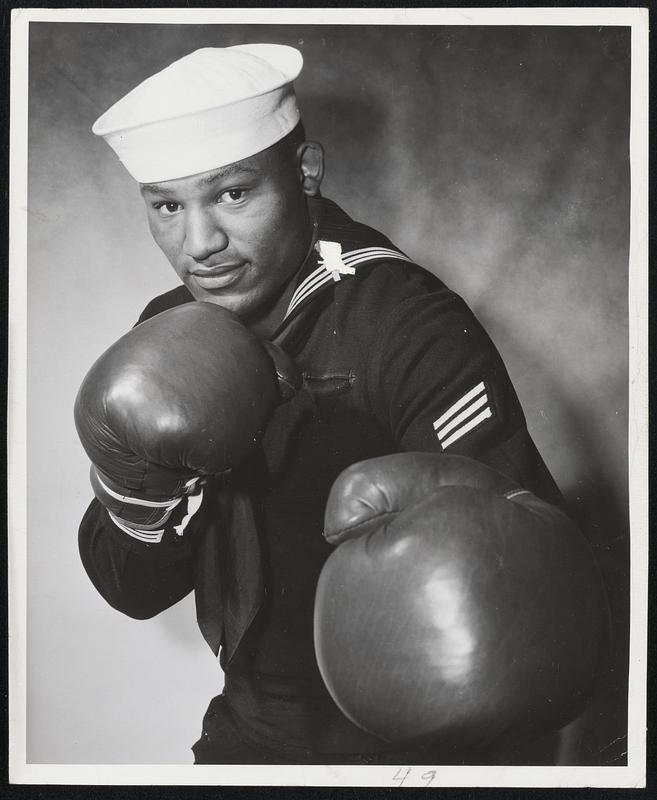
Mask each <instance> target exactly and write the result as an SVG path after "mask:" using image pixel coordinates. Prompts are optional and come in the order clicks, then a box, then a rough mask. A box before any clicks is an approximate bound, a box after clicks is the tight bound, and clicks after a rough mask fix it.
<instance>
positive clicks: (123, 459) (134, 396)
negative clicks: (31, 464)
mask: <svg viewBox="0 0 657 800" xmlns="http://www.w3.org/2000/svg"><path fill="white" fill-rule="evenodd" d="M299 383H300V375H299V373H298V372H297V370H296V367H295V366H294V364H293V362H292V361H291V359H289V357H288V356H287V355H286V354H285V353H284V352H283V351H282V350H280V348H276V347H275V345H272V344H271V343H266V344H265V343H263V342H261V341H260V340H259V339H258V338H257V337H256V336H255V335H254V334H253V333H251V332H250V331H249V330H248V329H247V328H246V327H245V326H244V325H243V324H242V323H241V322H240V320H239V319H238V318H237V317H236V316H235V315H234V314H233V313H231V312H230V311H227V310H226V309H224V308H222V307H221V306H218V305H215V304H212V303H205V302H193V303H187V304H185V305H182V306H178V307H176V308H173V309H170V310H168V311H164V312H162V313H161V314H158V315H157V316H155V317H152V318H151V319H149V320H147V321H145V322H143V323H141V324H140V325H137V326H136V327H135V328H133V329H132V330H131V331H130V332H129V333H127V334H125V336H123V337H122V338H121V339H119V340H118V341H117V342H116V343H115V344H114V345H112V346H111V347H110V348H109V349H108V350H107V351H106V352H105V353H104V354H103V355H102V356H101V357H100V358H99V359H98V360H97V361H96V363H95V364H94V365H93V366H92V367H91V369H90V370H89V372H88V373H87V376H86V377H85V379H84V381H83V383H82V386H81V387H80V390H79V392H78V395H77V398H76V401H75V424H76V428H77V431H78V435H79V437H80V441H81V442H82V445H83V447H84V449H85V451H86V453H87V455H88V456H89V458H90V459H91V461H92V466H91V483H92V487H93V490H94V494H95V495H96V497H97V498H98V500H100V502H101V503H102V504H103V505H104V506H105V507H106V508H107V510H108V511H109V513H110V516H111V517H112V519H113V521H114V522H115V523H116V524H117V525H118V526H119V527H121V528H122V529H123V530H126V532H128V533H131V534H132V535H135V536H136V538H139V539H141V540H143V541H146V542H156V541H160V539H161V537H162V533H163V529H164V526H165V525H166V524H171V521H172V520H173V519H177V521H178V522H180V516H181V514H180V509H181V508H183V506H182V505H181V503H182V500H183V499H184V498H185V497H186V496H187V495H190V494H198V492H199V490H200V487H201V485H202V483H203V478H204V477H205V476H209V475H213V474H218V473H222V472H225V471H227V470H229V469H230V468H231V467H233V466H235V465H237V464H238V463H240V462H241V461H243V460H244V459H245V458H246V457H247V456H248V455H249V454H250V453H251V451H252V450H253V448H254V447H255V445H256V443H257V442H258V439H259V437H260V435H261V433H262V432H263V430H264V428H265V425H266V423H267V421H268V419H269V416H270V415H271V413H272V412H273V410H274V408H275V407H276V405H277V404H278V403H279V402H281V401H282V400H284V399H288V398H289V397H290V396H291V395H292V394H293V393H294V390H295V389H296V388H297V387H298V385H299ZM279 387H280V388H279ZM176 509H178V513H175V512H176Z"/></svg>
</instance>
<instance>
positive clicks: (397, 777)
mask: <svg viewBox="0 0 657 800" xmlns="http://www.w3.org/2000/svg"><path fill="white" fill-rule="evenodd" d="M410 774H411V768H410V767H406V768H405V769H404V767H400V768H399V769H398V770H397V772H395V774H394V777H393V781H398V783H399V785H400V786H403V785H404V781H405V780H406V779H407V778H408V776H409V775H410ZM435 777H436V770H435V769H428V770H427V771H426V772H423V773H422V775H420V780H422V781H424V785H425V786H429V785H430V784H431V782H432V781H433V779H434V778H435Z"/></svg>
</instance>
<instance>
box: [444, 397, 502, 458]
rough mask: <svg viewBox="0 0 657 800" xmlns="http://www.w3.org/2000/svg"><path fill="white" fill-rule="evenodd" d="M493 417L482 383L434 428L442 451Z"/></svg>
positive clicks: (447, 412)
mask: <svg viewBox="0 0 657 800" xmlns="http://www.w3.org/2000/svg"><path fill="white" fill-rule="evenodd" d="M492 416H493V412H492V409H491V407H490V401H489V399H488V392H487V390H486V386H485V385H484V382H483V381H482V382H481V383H478V384H477V385H476V386H475V387H474V388H473V389H470V391H469V392H466V393H465V394H464V395H463V396H462V397H461V398H459V399H458V400H457V401H456V402H455V403H453V404H452V405H451V406H450V407H449V408H448V409H447V411H445V413H444V414H441V415H440V416H439V417H438V419H437V420H436V421H435V422H434V423H433V427H434V430H435V431H436V435H437V436H438V440H439V442H440V445H441V447H442V449H443V450H445V449H447V448H448V447H449V446H450V445H451V444H454V442H456V441H458V440H459V439H460V438H461V437H462V436H465V435H466V433H470V432H471V431H474V430H475V429H476V428H478V427H479V426H480V425H481V424H482V423H483V422H484V421H485V420H487V419H489V418H490V417H492Z"/></svg>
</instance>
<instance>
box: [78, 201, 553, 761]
mask: <svg viewBox="0 0 657 800" xmlns="http://www.w3.org/2000/svg"><path fill="white" fill-rule="evenodd" d="M309 204H310V210H311V219H312V224H313V245H314V246H313V247H312V249H311V251H310V254H309V256H308V258H307V259H306V261H305V263H304V264H303V265H302V267H301V269H300V270H299V272H298V274H297V276H296V278H295V281H296V289H295V292H294V294H293V296H292V300H291V302H290V306H289V309H288V313H287V315H286V317H285V319H284V321H283V322H282V324H281V325H280V327H279V329H278V330H277V331H276V333H275V335H274V336H273V337H272V338H273V340H274V341H275V342H277V343H278V344H279V345H281V346H282V347H283V348H284V349H285V350H287V352H288V353H289V354H290V355H291V356H293V358H294V359H295V361H296V363H297V364H298V365H299V367H300V368H301V370H302V372H303V378H304V382H303V389H302V390H301V391H300V392H299V393H298V395H297V396H296V397H295V398H293V399H292V400H291V401H290V402H288V403H286V404H284V405H282V406H280V407H279V408H278V409H277V410H276V412H275V414H274V416H273V418H272V420H271V422H270V424H269V426H268V428H267V430H266V432H265V435H264V438H263V441H262V447H261V448H260V450H259V451H258V452H257V453H256V455H255V456H254V457H253V458H251V459H250V460H249V462H248V463H247V464H244V465H242V466H241V467H240V468H238V469H236V470H233V472H232V473H230V474H229V475H224V476H222V477H221V478H213V479H211V480H210V482H209V483H208V485H207V486H206V488H205V491H204V497H203V502H202V504H201V508H200V510H199V511H198V512H197V513H196V515H195V516H194V517H193V518H192V520H191V522H190V523H189V524H188V526H187V528H186V529H185V532H184V536H183V537H182V538H181V537H179V536H176V535H175V534H173V533H170V534H167V535H165V536H164V537H163V539H162V541H161V542H159V543H157V544H149V543H147V542H143V541H139V540H137V539H134V538H131V537H130V536H128V535H127V533H125V532H124V531H121V530H119V529H118V528H116V527H115V526H114V525H113V524H112V523H111V522H110V521H109V519H108V516H107V512H106V511H105V510H104V509H103V508H102V507H101V506H100V505H99V504H98V502H97V501H93V502H92V504H91V506H90V507H89V509H88V511H87V513H86V515H85V517H84V519H83V522H82V525H81V528H80V551H81V555H82V559H83V562H84V565H85V568H86V569H87V572H88V573H89V576H90V577H91V579H92V581H93V583H94V585H95V586H96V588H97V589H98V590H99V591H100V593H101V594H102V595H103V596H104V597H105V598H106V599H107V601H108V602H109V603H110V604H111V605H112V606H114V607H115V608H117V609H119V610H120V611H122V612H124V613H126V614H129V615H130V616H133V617H136V618H147V617H151V616H153V615H155V614H157V613H158V612H160V611H162V610H163V609H165V608H167V607H169V606H171V605H172V604H173V603H175V602H177V601H178V600H179V599H181V598H182V597H183V596H185V595H186V594H187V593H189V592H190V591H192V590H194V591H195V597H196V604H197V612H198V620H199V625H200V627H201V630H202V632H203V634H204V636H205V638H206V640H207V641H208V643H209V645H210V646H211V647H212V649H213V651H214V652H215V653H219V651H220V650H221V665H222V668H223V669H224V672H225V679H226V683H225V689H224V693H223V695H222V696H220V697H219V698H215V700H214V701H213V703H212V704H211V707H210V709H209V710H208V714H207V715H206V719H205V721H204V733H203V735H202V738H201V740H200V741H199V742H198V743H197V744H196V745H195V748H194V750H195V755H196V759H197V762H199V763H202V762H205V763H212V762H215V763H231V761H232V762H233V763H285V762H289V763H399V762H400V761H401V762H402V763H403V762H406V763H466V762H468V761H479V762H480V763H486V762H488V763H494V762H496V761H498V762H499V763H504V762H505V761H507V762H509V763H513V762H514V760H515V761H516V762H518V761H522V760H523V758H524V757H523V756H519V755H518V754H513V753H506V754H499V753H497V754H496V753H487V754H483V753H472V754H463V753H458V754H456V753H451V752H449V750H442V751H441V752H440V753H436V752H432V751H431V750H424V751H422V750H419V751H418V750H416V751H414V752H412V753H408V752H406V753H402V752H399V751H396V752H395V751H392V750H391V748H390V745H388V744H386V743H385V742H382V741H381V740H378V739H376V738H375V737H372V736H370V735H368V734H365V733H364V732H362V731H360V730H359V729H358V728H356V727H355V726H354V725H352V724H351V723H350V722H349V721H348V720H347V719H346V718H345V717H344V716H343V715H342V714H341V712H340V711H339V710H338V708H337V707H336V706H335V704H334V703H333V701H332V700H331V698H330V697H329V695H328V693H327V691H326V689H325V688H324V685H323V683H322V680H321V677H320V675H319V671H318V668H317V665H316V662H315V657H314V651H313V636H312V620H313V599H314V591H315V586H316V582H317V578H318V576H319V573H320V571H321V568H322V565H323V563H324V561H325V560H326V558H327V557H328V555H329V554H330V552H331V549H332V548H331V547H330V546H329V545H328V544H327V543H326V542H325V540H324V539H323V537H322V525H323V510H324V505H325V502H326V498H327V496H328V492H329V489H330V487H331V484H332V483H333V481H334V480H335V478H336V477H337V475H338V474H339V473H340V472H341V471H342V470H343V469H344V468H345V467H347V466H349V465H350V464H353V463H355V462H357V461H361V460H364V459H367V458H373V457H376V456H381V455H385V454H388V453H393V452H398V451H428V452H436V453H440V452H446V453H457V454H461V455H466V456H470V457H472V458H475V459H478V460H480V461H483V462H485V463H487V464H489V465H491V466H492V467H494V468H495V469H497V470H498V471H500V472H502V473H503V474H505V475H507V476H508V477H509V478H510V480H511V481H513V482H514V483H516V484H520V485H521V486H523V487H525V488H527V489H529V490H531V491H533V492H534V493H535V494H537V495H538V496H540V497H542V498H543V499H545V500H547V501H549V502H553V503H555V502H556V503H560V502H561V498H560V495H559V492H558V490H557V488H556V486H555V484H554V482H553V480H552V478H551V477H550V475H549V473H548V470H547V469H546V467H545V465H544V463H543V461H542V459H541V457H540V456H539V454H538V452H537V450H536V448H535V446H534V444H533V442H532V440H531V438H530V436H529V434H528V432H527V428H526V424H525V418H524V415H523V412H522V409H521V407H520V404H519V402H518V399H517V396H516V393H515V391H514V389H513V387H512V385H511V382H510V380H509V376H508V374H507V372H506V369H505V367H504V364H503V363H502V360H501V358H500V356H499V354H498V352H497V351H496V349H495V347H494V345H493V344H492V342H491V341H490V339H489V337H488V336H487V334H486V332H485V331H484V330H483V328H482V327H481V325H480V324H479V322H478V321H477V319H476V318H475V317H474V315H473V314H472V312H471V311H470V310H469V309H468V307H467V306H466V304H465V303H464V302H463V300H462V299H461V298H459V297H458V296H457V295H455V294H454V293H453V292H452V291H450V290H449V289H448V288H447V287H446V286H445V285H444V284H443V283H442V282H441V281H440V280H439V279H438V278H436V277H435V276H434V275H432V274H431V273H429V272H427V271H425V270H424V269H422V268H420V267H418V266H417V265H415V264H413V263H412V262H411V260H410V259H409V258H408V257H407V256H406V255H405V254H404V253H402V252H401V251H400V250H399V249H398V248H396V247H395V246H394V245H393V244H391V242H390V241H388V240H387V239H386V238H385V237H384V236H382V235H381V234H380V233H377V232H376V231H373V230H372V229H370V228H368V227H366V226H363V225H360V224H358V223H355V222H354V221H352V220H351V219H350V218H349V217H348V216H347V215H346V214H344V212H342V211H341V210H340V209H339V208H338V207H337V206H336V205H335V204H333V203H332V202H330V201H329V200H325V199H317V200H311V201H309ZM192 301H193V298H192V297H191V295H190V294H189V293H188V291H187V289H186V288H184V287H180V288H178V289H175V290H173V291H171V292H168V293H166V294H164V295H162V296H160V297H158V298H156V299H155V300H153V301H152V302H151V303H150V304H149V305H148V306H147V308H146V309H145V311H144V313H143V314H142V316H141V318H140V321H142V320H144V319H147V318H148V317H150V316H153V315H154V314H156V313H159V312H160V311H163V310H165V309H168V308H171V307H173V306H176V305H180V304H182V303H186V302H192ZM541 753H542V754H543V755H541ZM550 753H551V750H550V747H549V746H546V745H545V743H543V744H542V745H541V746H540V747H539V749H538V752H537V751H536V749H534V750H532V753H531V755H530V756H526V758H528V759H529V761H530V763H541V759H544V760H547V761H548V762H549V760H550V758H551V755H550Z"/></svg>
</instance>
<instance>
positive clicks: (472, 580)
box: [314, 453, 609, 748]
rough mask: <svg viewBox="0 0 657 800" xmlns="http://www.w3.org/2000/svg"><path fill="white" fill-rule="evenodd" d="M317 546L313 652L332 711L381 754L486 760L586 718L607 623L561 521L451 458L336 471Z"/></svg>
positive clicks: (600, 592)
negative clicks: (435, 753)
mask: <svg viewBox="0 0 657 800" xmlns="http://www.w3.org/2000/svg"><path fill="white" fill-rule="evenodd" d="M325 537H326V539H327V540H328V541H329V542H330V543H332V544H334V545H337V548H336V550H335V551H334V552H333V553H332V554H331V555H330V557H329V558H328V560H327V561H326V563H325V565H324V567H323V570H322V572H321V575H320V578H319V582H318V586H317V593H316V600H315V617H314V625H315V650H316V656H317V662H318V665H319V669H320V672H321V674H322V677H323V679H324V682H325V683H326V686H327V688H328V690H329V692H330V693H331V695H332V697H333V699H334V700H335V702H336V704H337V705H338V706H339V707H340V709H341V710H342V711H343V713H344V714H345V715H346V716H347V717H348V718H349V719H351V721H352V722H354V723H355V724H357V725H358V726H360V727H361V728H363V729H365V730H366V731H368V732H370V733H373V734H375V735H377V736H379V737H380V738H382V739H385V740H387V741H389V742H396V743H399V742H407V743H409V742H412V743H414V744H418V743H421V744H426V743H431V744H436V745H445V746H449V747H457V748H458V747H467V748H473V747H474V748H477V747H488V746H490V745H496V744H498V743H500V742H510V741H512V740H517V739H519V738H523V739H528V738H533V737H536V738H538V737H540V736H542V735H543V734H546V733H549V732H551V731H553V730H556V729H558V728H559V727H561V726H562V725H564V724H565V723H566V722H568V721H569V720H571V719H573V718H574V717H575V716H577V714H578V713H579V712H580V710H581V709H582V707H583V706H584V704H585V702H586V699H587V697H588V696H589V693H590V692H591V690H592V685H593V681H594V678H595V676H596V673H597V671H598V670H599V668H600V667H601V662H602V661H603V659H604V654H605V650H606V647H607V631H608V622H609V620H608V611H607V604H606V596H605V592H604V589H603V586H602V582H601V578H600V575H599V572H598V570H597V567H596V565H595V563H594V560H593V557H592V553H591V551H590V549H589V546H588V543H587V542H586V541H585V540H584V538H583V537H582V535H581V534H580V533H579V531H578V530H577V529H576V528H575V527H574V525H573V524H572V523H571V521H570V520H569V519H568V517H567V516H566V515H565V514H564V513H563V512H562V511H560V510H558V509H557V508H555V507H553V506H551V505H549V504H547V503H545V502H543V501H542V500H540V499H538V498H537V497H535V496H534V495H533V494H531V493H530V492H527V491H523V490H522V489H520V488H518V487H516V486H514V485H513V483H512V482H511V481H510V480H509V479H507V478H506V477H504V476H502V475H500V474H499V473H497V472H495V471H494V470H492V469H490V468H489V467H487V466H485V465H484V464H481V463H479V462H476V461H473V460H471V459H468V458H465V457H461V456H456V455H453V456H445V455H437V454H428V453H403V454H396V455H391V456H385V457H382V458H377V459H373V460H371V461H365V462H362V463H359V464H355V465H354V466H352V467H350V468H348V469H347V470H346V471H345V472H343V473H342V474H341V475H340V476H339V477H338V479H337V481H336V482H335V484H334V485H333V487H332V489H331V492H330V495H329V498H328V502H327V506H326V512H325Z"/></svg>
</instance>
